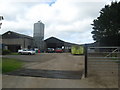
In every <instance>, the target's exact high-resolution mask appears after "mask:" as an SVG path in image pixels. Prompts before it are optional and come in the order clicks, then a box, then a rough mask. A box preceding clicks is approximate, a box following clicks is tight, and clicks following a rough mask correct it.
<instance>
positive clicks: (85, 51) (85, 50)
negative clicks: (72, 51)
mask: <svg viewBox="0 0 120 90" xmlns="http://www.w3.org/2000/svg"><path fill="white" fill-rule="evenodd" d="M87 49H88V47H87V45H86V44H85V46H84V54H85V67H84V68H85V78H86V77H87Z"/></svg>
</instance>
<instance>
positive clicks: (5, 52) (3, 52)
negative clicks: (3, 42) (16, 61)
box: [2, 50, 11, 55]
mask: <svg viewBox="0 0 120 90" xmlns="http://www.w3.org/2000/svg"><path fill="white" fill-rule="evenodd" d="M10 53H11V51H10V50H3V51H2V55H7V54H10Z"/></svg>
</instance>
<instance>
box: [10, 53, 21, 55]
mask: <svg viewBox="0 0 120 90" xmlns="http://www.w3.org/2000/svg"><path fill="white" fill-rule="evenodd" d="M10 55H20V54H19V53H10Z"/></svg>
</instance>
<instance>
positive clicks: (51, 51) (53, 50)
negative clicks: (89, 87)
mask: <svg viewBox="0 0 120 90" xmlns="http://www.w3.org/2000/svg"><path fill="white" fill-rule="evenodd" d="M47 52H48V53H54V52H55V49H54V48H47Z"/></svg>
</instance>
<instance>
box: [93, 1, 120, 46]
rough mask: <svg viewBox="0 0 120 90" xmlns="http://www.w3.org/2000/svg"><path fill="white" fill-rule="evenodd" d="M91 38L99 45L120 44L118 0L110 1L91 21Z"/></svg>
mask: <svg viewBox="0 0 120 90" xmlns="http://www.w3.org/2000/svg"><path fill="white" fill-rule="evenodd" d="M92 26H93V29H94V30H93V31H92V32H91V33H92V34H93V39H94V40H95V41H98V42H100V44H101V45H104V46H105V45H107V46H120V2H112V3H111V5H106V6H105V7H104V8H102V10H101V11H100V16H99V17H97V19H95V20H94V21H93V24H92Z"/></svg>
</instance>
